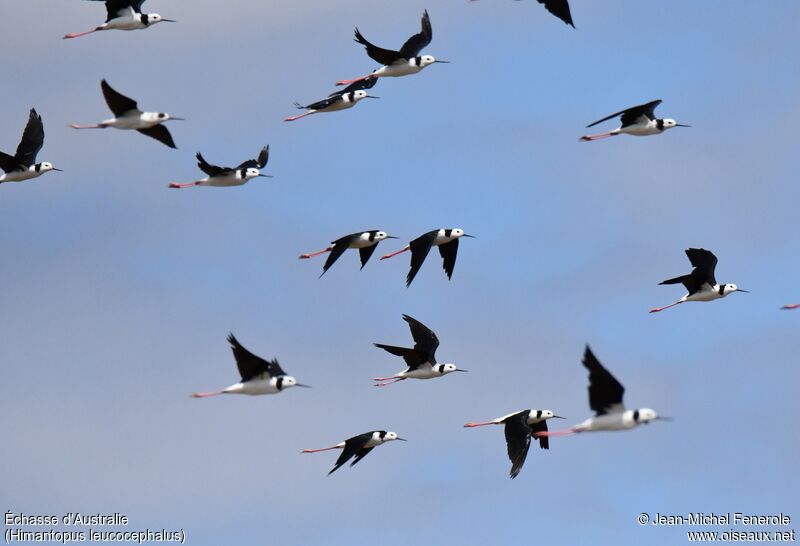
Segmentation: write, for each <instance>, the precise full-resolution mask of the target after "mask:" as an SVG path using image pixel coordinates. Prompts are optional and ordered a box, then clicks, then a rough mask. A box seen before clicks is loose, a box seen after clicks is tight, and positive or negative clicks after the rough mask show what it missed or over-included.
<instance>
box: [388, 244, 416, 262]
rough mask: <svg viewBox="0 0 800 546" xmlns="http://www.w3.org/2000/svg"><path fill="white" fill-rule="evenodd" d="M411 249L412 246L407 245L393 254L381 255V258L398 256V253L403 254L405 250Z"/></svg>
mask: <svg viewBox="0 0 800 546" xmlns="http://www.w3.org/2000/svg"><path fill="white" fill-rule="evenodd" d="M407 250H411V246H407V247H405V248H401V249H400V250H398V251H397V252H392V253H391V254H387V255H386V256H381V260H385V259H386V258H391V257H392V256H397V255H398V254H402V253H403V252H405V251H407Z"/></svg>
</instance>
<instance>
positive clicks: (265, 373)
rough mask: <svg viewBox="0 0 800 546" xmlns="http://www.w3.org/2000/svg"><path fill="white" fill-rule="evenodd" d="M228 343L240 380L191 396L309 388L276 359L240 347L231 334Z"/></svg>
mask: <svg viewBox="0 0 800 546" xmlns="http://www.w3.org/2000/svg"><path fill="white" fill-rule="evenodd" d="M228 343H230V344H231V350H232V351H233V357H234V358H235V359H236V367H237V368H239V375H240V376H241V377H242V380H241V381H240V382H238V383H235V384H233V385H231V386H230V387H226V388H224V389H222V390H219V391H213V392H196V393H194V394H192V398H206V397H208V396H217V395H219V394H250V395H256V394H277V393H279V392H281V391H282V390H284V389H288V388H289V387H306V388H309V386H308V385H303V384H302V383H298V382H297V380H296V379H295V378H294V377H292V376H291V375H286V372H284V371H283V368H281V366H280V364H278V360H277V359H275V358H273V359H272V360H269V361H268V360H264V359H263V358H261V357H258V356H256V355H254V354H253V353H251V352H250V351H248V350H247V349H245V348H244V347H242V344H241V343H239V341H238V340H237V339H236V338H235V337H234V336H233V334H230V335H228Z"/></svg>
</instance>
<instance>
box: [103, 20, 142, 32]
mask: <svg viewBox="0 0 800 546" xmlns="http://www.w3.org/2000/svg"><path fill="white" fill-rule="evenodd" d="M103 26H104V28H105V29H107V30H139V29H142V28H147V27H146V26H145V25H143V24H142V22H141V21H140V20H139V18H138V17H137V18H133V17H117V18H116V19H111V20H110V21H109V22H108V23H106V24H105V25H103Z"/></svg>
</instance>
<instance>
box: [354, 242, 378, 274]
mask: <svg viewBox="0 0 800 546" xmlns="http://www.w3.org/2000/svg"><path fill="white" fill-rule="evenodd" d="M376 248H378V243H375V244H374V245H371V246H365V247H364V248H359V249H358V255H359V256H360V257H361V269H364V266H365V265H367V262H368V261H369V259H370V257H371V256H372V253H373V252H375V249H376Z"/></svg>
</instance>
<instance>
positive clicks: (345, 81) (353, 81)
mask: <svg viewBox="0 0 800 546" xmlns="http://www.w3.org/2000/svg"><path fill="white" fill-rule="evenodd" d="M370 76H372V74H367V75H366V76H361V77H360V78H356V79H354V80H339V81H338V82H336V85H350V84H351V83H356V82H360V81H364V80H366V79H367V78H369V77H370Z"/></svg>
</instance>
